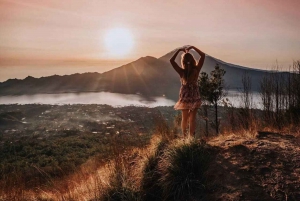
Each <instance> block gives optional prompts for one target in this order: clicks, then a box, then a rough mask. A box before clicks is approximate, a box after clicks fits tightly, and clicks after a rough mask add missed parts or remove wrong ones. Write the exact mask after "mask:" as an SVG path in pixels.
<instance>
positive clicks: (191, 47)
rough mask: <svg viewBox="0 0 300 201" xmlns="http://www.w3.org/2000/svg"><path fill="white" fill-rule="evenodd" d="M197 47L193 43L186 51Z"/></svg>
mask: <svg viewBox="0 0 300 201" xmlns="http://www.w3.org/2000/svg"><path fill="white" fill-rule="evenodd" d="M193 48H194V49H195V47H194V46H192V45H190V46H189V47H188V48H186V49H185V50H186V52H188V51H189V50H190V49H193Z"/></svg>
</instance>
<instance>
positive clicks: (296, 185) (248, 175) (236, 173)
mask: <svg viewBox="0 0 300 201" xmlns="http://www.w3.org/2000/svg"><path fill="white" fill-rule="evenodd" d="M207 143H208V144H209V145H211V146H213V147H215V148H216V149H217V151H216V152H217V153H216V156H215V160H214V161H213V162H212V164H211V167H210V169H209V171H208V172H207V178H208V183H209V185H208V186H207V191H208V193H207V195H206V196H205V198H204V200H257V201H258V200H300V136H293V135H288V134H279V133H271V132H258V134H257V135H256V136H255V137H252V138H245V137H240V136H234V135H230V136H225V137H219V138H216V139H213V140H210V141H208V142H207Z"/></svg>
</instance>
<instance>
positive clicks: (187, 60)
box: [181, 52, 197, 82]
mask: <svg viewBox="0 0 300 201" xmlns="http://www.w3.org/2000/svg"><path fill="white" fill-rule="evenodd" d="M196 65H197V64H196V60H195V58H194V56H193V55H192V54H191V53H189V52H187V53H184V54H182V57H181V66H182V68H183V70H184V80H185V81H186V82H187V81H188V76H189V73H190V72H189V70H191V69H192V68H195V67H196Z"/></svg>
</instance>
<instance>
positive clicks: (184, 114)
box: [181, 110, 189, 137]
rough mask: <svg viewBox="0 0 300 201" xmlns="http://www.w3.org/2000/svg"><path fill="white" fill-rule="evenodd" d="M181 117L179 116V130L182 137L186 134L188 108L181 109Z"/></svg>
mask: <svg viewBox="0 0 300 201" xmlns="http://www.w3.org/2000/svg"><path fill="white" fill-rule="evenodd" d="M181 111H182V118H181V130H182V134H183V136H184V137H186V135H187V132H186V130H187V127H188V119H189V110H181Z"/></svg>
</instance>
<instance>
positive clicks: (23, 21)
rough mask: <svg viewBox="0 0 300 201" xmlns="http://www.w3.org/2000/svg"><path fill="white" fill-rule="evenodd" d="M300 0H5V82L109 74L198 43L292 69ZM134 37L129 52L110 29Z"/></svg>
mask: <svg viewBox="0 0 300 201" xmlns="http://www.w3.org/2000/svg"><path fill="white" fill-rule="evenodd" d="M299 7H300V1H299V0H251V1H249V0H215V1H208V0H190V1H188V0H165V1H158V0H139V1H138V0H135V1H133V0H126V1H124V0H110V1H106V0H89V1H85V0H72V1H71V0H63V1H61V0H0V82H1V81H4V80H7V79H9V78H25V77H26V76H28V75H32V76H34V77H41V76H48V75H51V74H60V75H63V74H71V73H75V72H78V73H82V72H88V71H90V72H104V71H107V70H110V69H112V68H115V67H119V66H121V65H123V64H126V63H129V62H131V61H133V60H137V59H138V58H140V57H143V56H154V57H160V56H163V55H164V54H166V53H168V52H170V51H172V50H174V49H175V48H178V47H181V46H183V45H194V46H196V47H198V48H199V49H200V50H202V51H203V52H205V53H206V54H209V55H211V56H213V57H215V58H218V59H221V60H223V61H225V62H228V63H233V64H237V65H242V66H246V67H251V68H259V69H271V68H272V66H274V64H275V62H276V61H277V62H278V63H279V65H280V67H281V68H282V69H284V70H287V69H288V68H289V66H290V65H291V64H292V62H293V60H299V59H300V26H299V20H300V12H299V10H298V8H299ZM114 28H124V29H126V30H128V31H130V33H131V35H132V41H131V43H132V48H131V49H130V51H129V52H127V54H125V55H122V56H118V55H113V54H112V53H111V52H110V51H109V50H108V49H107V46H105V36H106V34H107V33H108V31H109V30H112V29H114Z"/></svg>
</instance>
